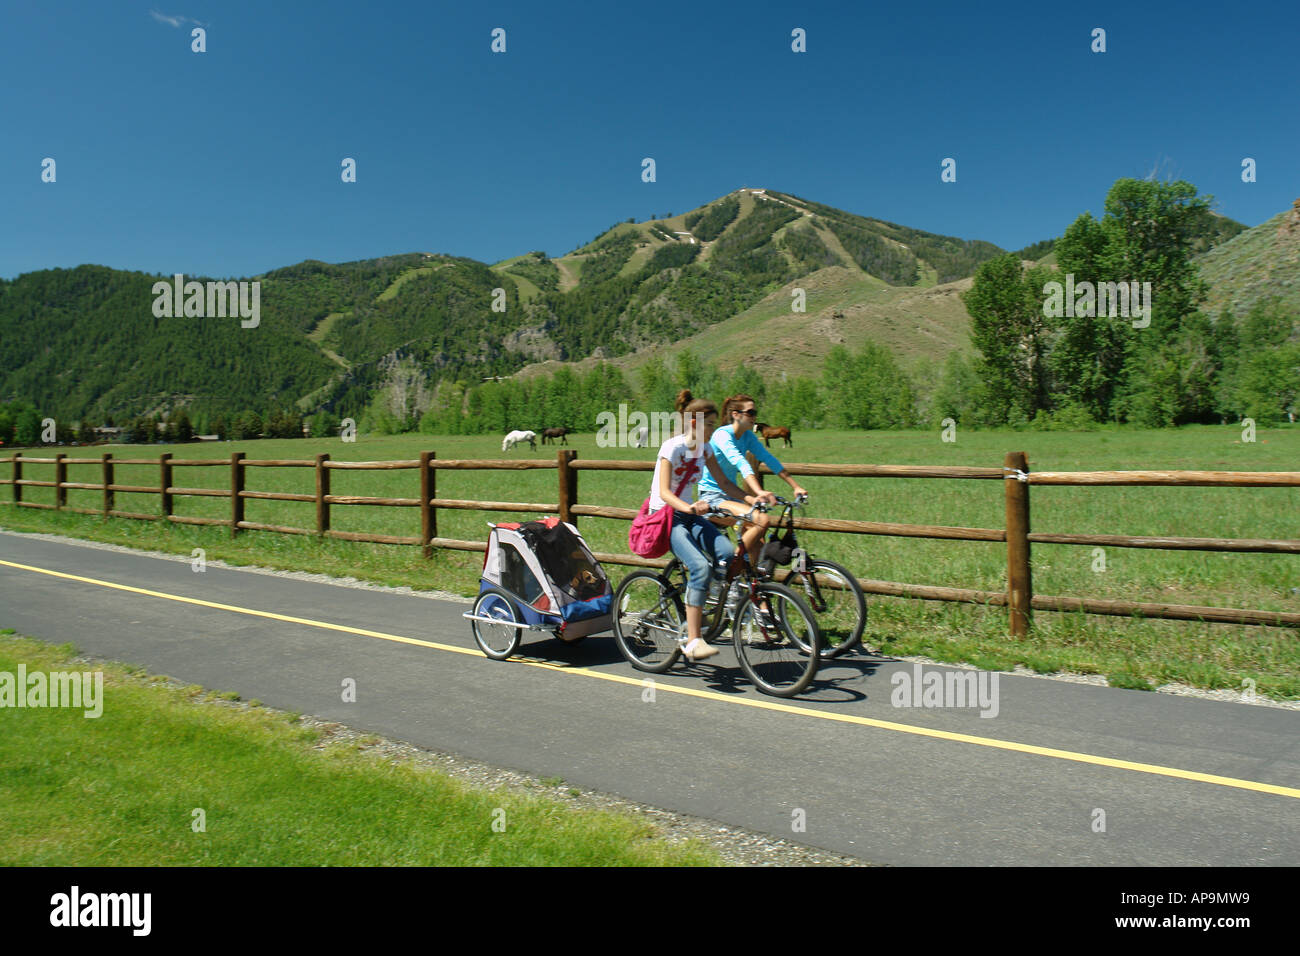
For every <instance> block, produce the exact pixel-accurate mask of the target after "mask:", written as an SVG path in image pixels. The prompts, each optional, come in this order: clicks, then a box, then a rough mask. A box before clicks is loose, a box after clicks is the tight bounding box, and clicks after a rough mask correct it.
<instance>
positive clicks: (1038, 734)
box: [0, 532, 1300, 866]
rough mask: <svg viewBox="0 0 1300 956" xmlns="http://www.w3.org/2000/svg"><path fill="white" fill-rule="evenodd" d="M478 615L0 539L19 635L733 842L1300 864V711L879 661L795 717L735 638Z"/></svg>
mask: <svg viewBox="0 0 1300 956" xmlns="http://www.w3.org/2000/svg"><path fill="white" fill-rule="evenodd" d="M621 571H622V569H618V568H615V569H613V570H612V571H611V573H612V574H613V575H614V576H615V578H616V579H617V578H618V577H621ZM429 583H430V585H432V586H437V584H438V581H437V580H430V582H429ZM142 592H150V593H142ZM869 600H870V599H869ZM467 610H469V605H468V604H464V603H458V602H454V601H441V600H433V599H430V598H427V597H420V596H413V595H407V594H400V593H391V592H385V591H377V590H367V589H364V588H354V587H345V586H340V585H334V584H327V583H317V582H312V581H304V580H298V579H295V578H291V577H283V576H278V575H270V574H259V573H252V572H248V571H241V570H239V569H234V568H223V567H217V566H213V565H211V564H209V565H208V566H207V568H206V570H204V571H203V572H201V573H196V572H194V571H193V570H192V569H191V564H190V562H188V561H176V560H167V559H162V558H157V557H153V556H149V555H144V554H135V553H130V552H123V551H113V550H105V549H102V548H92V547H86V546H83V545H78V544H72V543H65V542H58V541H50V540H44V539H38V538H30V537H24V536H21V535H15V534H8V533H4V532H0V627H12V628H14V629H15V630H17V631H18V632H19V633H23V634H30V635H32V636H34V637H37V638H40V639H42V640H47V641H51V642H55V643H63V642H72V643H74V644H76V645H77V646H78V647H79V648H80V649H81V650H82V651H84V652H85V653H87V654H89V655H92V656H96V657H102V658H106V659H112V660H120V661H126V662H130V663H134V664H139V665H142V666H144V667H146V668H147V669H148V670H149V671H150V672H153V673H163V674H168V675H170V676H172V677H175V678H178V679H181V680H184V681H187V682H192V683H197V684H202V685H204V686H206V687H209V688H213V689H219V690H228V691H236V692H238V693H239V694H240V695H241V696H242V697H243V698H245V699H249V698H258V699H260V700H262V701H263V702H265V703H266V704H267V705H268V706H271V707H276V708H280V709H283V710H290V711H299V712H302V713H309V714H314V715H317V716H319V717H322V718H325V719H328V720H334V721H338V722H340V723H345V724H347V725H349V726H351V727H355V728H357V729H359V730H364V731H367V732H371V733H378V734H383V735H385V736H389V737H394V738H398V739H402V740H406V741H410V742H411V743H413V744H416V745H417V746H421V747H426V748H429V749H433V750H440V751H450V752H453V753H458V754H462V755H464V756H467V757H470V758H473V759H475V760H479V761H483V762H485V763H488V764H493V765H497V766H502V767H508V768H512V769H517V770H522V771H525V772H528V773H532V774H536V775H537V776H541V777H561V778H563V779H564V780H565V781H567V782H568V783H569V784H571V785H574V786H580V787H584V788H588V789H592V790H598V791H604V792H608V793H614V794H618V795H620V796H623V797H625V798H627V799H630V800H633V801H637V802H640V803H646V804H651V805H654V806H659V807H663V808H665V809H669V810H673V811H677V812H680V813H687V814H691V815H694V816H698V817H704V818H708V819H713V820H717V821H719V822H720V823H723V824H725V825H730V826H736V827H744V828H747V829H751V830H756V831H761V832H765V833H770V834H773V835H775V836H779V837H782V838H784V839H787V840H792V841H794V842H799V843H806V844H809V845H812V846H816V847H821V848H824V849H827V850H832V851H835V852H839V853H846V854H851V855H854V856H858V857H861V858H863V859H865V860H869V861H872V862H877V863H892V864H918V865H944V864H956V865H977V866H978V865H999V864H1002V865H1145V866H1179V865H1221V866H1232V865H1235V866H1241V865H1257V864H1267V865H1294V864H1296V863H1300V711H1296V710H1287V709H1281V708H1275V707H1266V706H1256V705H1249V704H1241V703H1227V702H1221V701H1213V700H1204V699H1197V698H1191V697H1179V696H1175V695H1168V694H1153V693H1148V692H1141V691H1131V690H1122V689H1117V688H1108V687H1098V686H1094V685H1089V684H1080V683H1071V682H1066V681H1059V680H1046V679H1042V678H1036V677H1029V676H1020V675H1010V674H1000V675H997V683H996V696H995V697H993V698H992V700H989V699H988V697H987V695H988V694H991V693H992V691H993V688H994V685H993V683H992V677H993V675H990V674H987V673H983V672H980V673H976V674H975V677H976V679H977V680H980V681H982V682H983V686H984V689H985V692H986V699H985V701H984V702H983V704H984V706H980V701H978V700H971V701H967V702H966V703H967V704H968V706H951V705H952V704H953V703H954V701H952V700H949V701H947V703H948V704H949V706H946V707H942V706H941V707H934V706H914V705H915V704H918V703H920V704H924V703H926V699H925V698H924V696H923V695H922V694H920V693H915V692H909V693H907V694H905V695H904V694H903V688H902V687H900V686H899V685H898V684H897V683H895V680H896V678H895V675H898V674H900V673H901V674H902V675H904V676H905V677H906V679H907V680H908V682H909V683H910V682H912V681H914V680H915V678H916V676H917V667H918V666H919V667H920V668H921V676H922V677H923V679H924V678H925V676H926V675H929V674H931V673H932V672H933V673H937V674H940V675H944V674H949V673H955V674H959V675H968V674H970V673H971V672H970V671H969V669H962V668H953V667H945V666H942V665H932V664H925V665H916V664H914V663H911V662H906V661H895V660H891V659H888V658H880V657H874V656H871V655H868V654H864V653H859V654H857V655H855V656H850V657H849V658H848V659H847V660H845V661H843V662H840V661H831V662H826V663H825V664H823V666H822V667H821V668H819V670H818V675H817V681H816V682H815V683H814V685H813V687H812V688H810V689H809V691H808V692H806V693H805V694H804V695H803V696H801V697H799V698H796V699H793V700H779V699H777V698H773V697H768V696H766V695H763V694H761V693H759V692H758V691H757V690H755V689H754V688H753V686H752V685H750V684H749V683H748V681H747V680H746V679H745V678H744V675H743V673H742V672H741V671H740V669H739V666H738V665H737V664H736V661H735V655H734V652H733V651H732V649H731V647H730V646H729V645H727V646H723V647H722V649H721V653H720V654H719V655H718V656H717V657H715V658H713V659H711V660H710V661H708V662H705V663H702V664H698V665H685V664H679V665H677V666H675V667H674V668H673V669H672V670H671V671H670V672H669V673H668V674H663V675H656V676H654V677H653V679H652V680H650V679H649V678H650V675H646V674H642V673H641V672H639V671H636V670H634V669H633V668H632V667H631V665H629V664H628V663H627V662H626V661H625V660H624V659H623V658H622V656H621V655H620V654H619V652H618V650H617V648H616V647H615V646H614V643H613V640H612V638H611V637H610V636H609V635H600V636H593V637H590V638H587V639H586V640H585V641H583V642H581V643H579V644H576V645H566V644H563V643H562V642H560V641H558V640H554V639H552V638H550V637H548V636H546V635H541V634H535V633H526V634H525V638H524V643H523V644H522V646H521V648H520V653H521V654H522V655H523V659H522V660H520V659H512V660H511V661H508V662H498V661H492V660H489V659H487V658H486V657H484V656H483V655H482V654H481V653H480V652H479V651H478V650H477V647H476V645H475V644H474V640H473V637H472V636H471V633H470V627H469V622H468V621H466V620H464V619H463V618H462V617H461V614H462V613H464V612H465V611H467ZM347 678H351V679H353V680H355V682H356V701H355V702H344V701H343V699H342V698H343V691H342V688H343V683H344V681H345V679H347ZM902 679H903V678H902V677H899V678H897V680H899V681H901V680H902ZM933 679H934V678H931V680H933ZM923 682H924V680H923ZM891 698H892V699H891ZM900 698H901V699H902V700H903V701H906V702H908V703H910V704H913V706H895V705H894V703H895V702H896V701H900ZM105 706H106V707H109V708H111V706H112V700H111V697H110V698H109V699H108V700H107V701H106V703H105ZM981 712H983V713H988V714H989V715H990V716H988V717H981V716H980V715H981ZM1103 815H1104V816H1103Z"/></svg>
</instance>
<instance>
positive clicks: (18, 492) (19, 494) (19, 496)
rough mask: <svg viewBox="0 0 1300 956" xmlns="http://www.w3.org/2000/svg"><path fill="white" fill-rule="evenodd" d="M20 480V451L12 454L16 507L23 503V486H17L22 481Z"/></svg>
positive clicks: (21, 466)
mask: <svg viewBox="0 0 1300 956" xmlns="http://www.w3.org/2000/svg"><path fill="white" fill-rule="evenodd" d="M22 479H23V453H22V452H20V451H16V452H14V483H13V489H14V504H16V505H20V504H22V503H23V486H22V485H20V484H18V482H20V481H22Z"/></svg>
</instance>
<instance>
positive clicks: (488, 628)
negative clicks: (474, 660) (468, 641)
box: [470, 588, 524, 661]
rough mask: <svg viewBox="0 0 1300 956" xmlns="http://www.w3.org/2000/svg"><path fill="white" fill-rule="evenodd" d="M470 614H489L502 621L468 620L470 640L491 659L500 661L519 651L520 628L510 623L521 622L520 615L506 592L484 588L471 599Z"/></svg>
mask: <svg viewBox="0 0 1300 956" xmlns="http://www.w3.org/2000/svg"><path fill="white" fill-rule="evenodd" d="M474 616H475V617H490V618H494V619H496V620H498V621H501V622H502V623H500V624H489V623H487V622H486V621H470V624H471V626H472V628H473V630H474V640H475V642H476V643H477V644H478V646H479V650H481V651H482V652H483V653H484V654H486V655H487V656H488V657H490V658H492V659H493V660H494V661H503V660H505V659H506V658H507V657H509V656H510V655H511V654H513V653H514V652H515V651H517V650H519V642H520V641H521V640H522V639H523V634H524V631H523V628H521V627H514V626H513V625H514V624H522V623H523V618H522V617H521V616H520V614H519V609H518V608H517V607H515V602H514V599H513V598H511V597H510V595H508V594H506V593H505V592H504V591H502V590H500V589H499V588H484V589H483V591H482V593H480V594H479V596H478V598H477V599H476V600H475V601H474Z"/></svg>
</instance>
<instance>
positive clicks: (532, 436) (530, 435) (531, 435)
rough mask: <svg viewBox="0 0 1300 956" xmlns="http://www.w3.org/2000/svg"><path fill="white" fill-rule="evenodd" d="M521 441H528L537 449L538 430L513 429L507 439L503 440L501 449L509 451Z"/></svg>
mask: <svg viewBox="0 0 1300 956" xmlns="http://www.w3.org/2000/svg"><path fill="white" fill-rule="evenodd" d="M521 441H526V442H528V444H529V445H530V446H532V447H533V448H534V449H535V448H536V447H537V432H530V431H523V430H517V431H513V432H511V433H510V434H509V435H507V436H506V437H505V439H504V440H503V441H502V442H501V450H502V451H509V450H510V449H511V448H514V447H515V445H518V444H519V443H520V442H521Z"/></svg>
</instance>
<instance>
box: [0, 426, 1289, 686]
mask: <svg viewBox="0 0 1300 956" xmlns="http://www.w3.org/2000/svg"><path fill="white" fill-rule="evenodd" d="M1240 439H1241V431H1240V429H1239V428H1236V427H1233V426H1223V427H1210V426H1205V427H1190V428H1184V429H1180V430H1177V431H1173V430H1170V431H1140V430H1101V431H1096V432H1081V433H1066V432H1053V433H1029V432H1014V431H988V432H963V433H961V434H959V436H958V440H957V441H956V442H954V443H945V442H942V441H941V440H940V437H939V434H938V432H933V433H929V432H926V433H923V432H833V431H823V432H806V433H798V434H796V435H795V436H794V440H795V443H796V447H794V448H793V449H788V450H783V449H774V451H776V452H777V453H778V454H779V455H781V456H782V457H783V458H785V459H786V460H788V461H800V462H805V461H806V462H828V461H838V462H864V463H887V464H947V465H977V466H993V467H1000V466H1001V464H1002V460H1003V456H1004V455H1005V453H1006V452H1008V451H1022V450H1023V451H1026V452H1027V453H1028V455H1029V461H1030V467H1031V468H1032V469H1034V470H1039V471H1043V470H1093V469H1152V468H1161V469H1182V468H1206V469H1221V470H1240V471H1287V470H1293V469H1295V468H1296V462H1297V461H1300V428H1280V429H1264V430H1261V431H1260V432H1259V433H1258V440H1257V441H1256V442H1254V443H1245V444H1243V443H1241V440H1240ZM570 442H571V445H570V447H572V448H575V449H576V450H578V452H579V454H580V456H582V457H595V458H642V459H645V460H647V461H650V460H652V459H653V453H652V452H647V451H646V450H633V449H616V448H598V447H597V446H596V442H595V437H594V435H592V434H585V435H579V436H576V437H571V438H570ZM235 447H237V448H238V449H239V450H242V451H245V452H246V453H247V454H248V456H249V457H250V458H273V457H288V458H310V457H311V456H313V455H314V454H316V453H317V452H328V453H329V454H331V455H332V456H333V457H334V458H335V459H340V460H343V459H350V460H380V459H409V458H414V457H416V455H417V454H418V452H419V451H420V450H423V449H430V450H433V451H435V452H436V453H437V455H438V457H440V458H454V457H484V458H499V457H502V453H501V450H500V438H499V437H494V436H430V435H406V436H395V437H369V438H367V437H362V438H360V439H358V440H357V441H356V442H355V443H345V442H342V441H339V440H337V439H333V440H303V441H258V442H241V443H239V444H238V446H235V445H234V444H233V443H219V444H204V445H189V446H170V447H169V448H168V450H170V451H172V452H173V453H174V454H176V455H177V456H178V457H179V456H182V455H183V456H185V457H208V456H211V457H228V456H229V454H230V451H231V450H232V448H235ZM112 450H113V451H114V453H115V454H117V455H119V456H120V457H134V456H137V455H141V456H145V457H149V456H156V455H157V454H158V452H159V451H160V450H162V449H161V448H160V447H148V448H141V447H139V446H121V447H117V448H114V449H112ZM66 451H68V452H69V454H77V453H78V450H77V449H75V448H70V449H66ZM88 451H89V453H90V454H91V455H98V454H99V453H100V451H102V449H100V448H95V449H90V450H88ZM43 454H48V451H47V452H44V453H43ZM507 454H508V455H510V456H513V457H518V458H522V457H543V456H545V457H548V458H551V459H553V458H554V451H552V450H551V449H549V448H547V449H546V450H545V451H543V450H542V446H540V445H539V447H538V450H537V452H531V451H530V450H528V449H527V448H524V449H522V450H521V449H516V450H514V451H512V452H509V453H507ZM68 472H69V480H70V481H87V482H93V481H97V480H99V468H98V466H95V465H81V466H78V465H73V466H69V468H68ZM3 473H4V474H5V475H6V476H7V475H8V467H7V466H3ZM24 474H25V476H26V477H31V478H48V477H52V476H53V466H52V465H28V466H26V467H25V469H24ZM649 479H650V476H649V474H648V473H644V472H630V473H617V472H582V473H581V474H580V480H579V500H580V501H582V502H583V503H584V504H609V505H615V506H621V507H631V508H635V507H637V506H638V505H639V503H640V501H641V500H642V498H643V497H644V496H645V495H646V493H647V492H648V488H649ZM157 480H158V468H157V465H149V466H131V465H118V466H117V468H116V481H117V482H119V483H122V484H134V483H140V484H156V483H157ZM437 480H438V487H437V490H438V495H439V497H448V498H478V499H487V500H507V501H537V502H553V501H555V500H556V499H557V491H556V472H555V471H554V470H553V469H548V470H535V471H526V472H505V471H495V472H484V471H478V472H469V471H455V472H453V471H442V472H439V473H438V479H437ZM174 481H175V483H176V484H177V485H179V486H185V487H223V486H228V482H229V472H228V469H220V468H184V469H181V468H178V469H176V477H175V479H174ZM332 481H333V486H332V491H333V493H334V494H358V495H381V496H393V497H416V496H417V495H418V485H417V479H416V473H415V472H414V471H395V472H393V471H390V472H344V471H336V472H334V473H333V477H332ZM804 484H805V486H806V487H807V488H808V490H809V491H810V493H811V494H812V501H811V505H812V507H811V508H809V509H808V511H807V514H808V515H809V516H811V517H827V518H856V519H866V520H877V521H892V522H904V523H917V524H938V525H959V526H967V527H983V528H1001V527H1003V526H1004V524H1005V518H1004V505H1003V495H1002V485H1001V482H998V481H972V480H950V479H948V480H938V479H877V478H871V479H861V478H816V477H811V478H807V479H804ZM247 487H248V488H249V489H250V490H267V491H293V492H300V493H303V492H311V491H312V490H313V480H312V477H311V472H310V471H309V470H307V469H290V468H284V469H270V468H256V469H249V473H248V483H247ZM768 487H770V488H774V489H775V490H777V491H780V490H782V489H783V488H784V487H785V486H784V484H783V483H782V482H781V481H780V480H779V479H772V478H769V479H768ZM25 496H26V498H27V500H31V501H52V500H53V490H52V489H45V488H28V489H26V491H25ZM9 497H10V492H9V490H8V489H3V490H0V500H8V499H9ZM68 502H69V504H70V505H72V506H80V507H89V508H94V507H98V506H99V504H100V493H99V492H94V491H79V490H71V491H69V492H68ZM1031 505H1032V528H1033V530H1034V531H1039V532H1059V533H1115V534H1135V535H1185V536H1201V537H1225V538H1232V537H1240V538H1245V537H1250V538H1283V539H1292V540H1294V539H1300V489H1288V488H1079V487H1060V488H1057V487H1035V488H1033V490H1032V495H1031ZM117 507H118V508H119V509H123V510H135V511H145V512H156V511H157V510H158V507H159V503H158V496H157V495H135V494H127V493H119V494H118V504H117ZM175 510H176V513H177V514H185V515H207V516H219V517H228V515H229V503H228V502H227V501H226V500H224V499H211V498H181V497H177V498H176V504H175ZM529 517H532V516H529V515H507V514H504V513H485V512H474V511H448V510H442V511H440V512H439V514H438V532H439V534H440V535H441V536H442V537H451V538H464V539H470V540H484V539H485V538H486V533H487V526H486V521H487V520H489V519H491V520H515V519H523V520H527V519H528V518H529ZM246 518H247V520H249V521H256V522H266V523H270V524H283V525H291V526H297V527H308V528H309V527H312V526H313V525H314V506H313V505H312V504H310V503H306V502H303V503H299V502H270V501H258V500H249V501H248V502H247V509H246ZM332 525H333V527H334V528H335V529H338V530H350V531H372V532H378V533H386V534H402V535H417V534H418V533H419V525H418V516H417V513H416V511H415V509H413V508H407V509H402V508H376V507H344V506H335V507H334V508H333V509H332ZM0 526H5V527H10V528H14V529H18V530H32V531H53V532H59V533H63V534H69V535H73V536H78V537H86V538H94V539H97V540H104V541H111V542H114V543H120V544H127V545H132V546H136V547H150V548H156V549H160V550H168V551H174V552H178V553H189V552H190V550H191V549H193V548H196V547H202V548H204V549H206V552H207V556H208V557H209V558H210V559H213V558H221V559H224V560H228V561H232V562H235V563H257V564H263V565H267V566H273V567H281V568H296V569H301V570H312V571H322V572H325V573H335V574H355V575H357V576H360V577H364V578H368V579H371V580H374V581H376V582H379V583H386V584H394V585H396V584H405V585H410V586H413V587H424V588H436V589H443V590H450V591H456V592H459V593H463V594H472V593H474V592H475V591H476V589H477V578H478V573H479V569H480V567H481V564H482V556H481V555H480V554H479V553H477V552H452V551H443V552H440V553H439V554H438V555H437V556H436V557H435V559H434V560H432V561H424V560H423V559H422V558H421V556H420V552H419V549H417V548H414V547H401V546H385V545H366V544H359V543H351V542H343V541H317V540H316V539H315V538H313V537H309V536H297V535H281V534H272V533H263V532H245V533H242V534H241V535H240V536H239V537H238V538H236V539H234V540H232V539H231V538H230V535H229V531H228V530H226V529H219V528H198V527H186V526H176V525H172V526H166V525H160V524H158V523H156V522H143V521H131V520H125V519H113V520H110V521H107V522H106V521H103V520H102V519H99V518H95V517H90V516H78V515H69V514H64V513H60V514H54V513H51V512H46V511H37V510H27V509H23V510H18V509H14V508H12V507H10V506H3V505H0ZM579 527H580V528H581V530H582V531H583V534H584V536H585V537H586V538H587V540H588V542H589V544H590V545H591V547H592V548H593V549H594V550H597V551H618V552H625V551H626V550H627V546H626V536H627V523H626V522H624V521H614V520H608V519H599V518H583V519H580V521H579ZM802 540H803V541H804V544H805V546H807V547H809V548H810V550H811V551H812V552H813V553H814V554H817V555H820V556H825V557H829V558H833V559H835V560H837V561H839V562H841V563H843V564H845V565H847V566H849V567H850V568H851V569H852V570H853V571H855V572H856V573H857V574H858V575H859V576H861V577H865V578H875V579H880V580H890V581H902V582H907V583H914V584H933V585H945V586H951V587H966V588H976V589H984V590H1004V589H1005V587H1006V584H1005V576H1006V554H1005V546H1004V545H1001V544H996V543H983V542H966V541H954V542H948V541H929V540H922V539H908V538H885V537H877V536H864V535H843V534H833V533H826V532H822V533H805V534H804V535H803V536H802ZM609 570H610V573H611V576H612V577H613V578H614V579H615V581H616V582H617V580H618V579H620V578H621V576H622V575H623V573H625V569H624V568H622V567H621V566H610V568H609ZM1033 575H1034V590H1035V593H1038V594H1057V595H1067V596H1079V597H1095V598H1111V599H1129V600H1143V601H1163V602H1170V603H1181V604H1203V605H1216V606H1224V607H1245V608H1263V609H1269V610H1283V611H1300V559H1297V557H1296V556H1294V555H1260V554H1212V553H1200V552H1177V551H1148V550H1136V549H1121V548H1108V549H1106V550H1105V552H1104V553H1101V554H1099V553H1098V552H1096V551H1094V549H1092V548H1088V547H1078V546H1068V545H1035V546H1034V549H1033ZM869 600H870V608H871V616H870V620H869V623H868V632H867V641H868V643H869V644H870V645H871V646H873V647H876V648H879V649H882V650H885V651H888V652H890V653H896V654H906V655H926V656H931V657H934V658H936V659H940V660H952V661H957V660H960V661H969V662H971V663H974V664H977V665H981V666H990V667H992V666H997V667H1009V666H1011V665H1013V664H1017V663H1018V664H1024V665H1026V666H1029V667H1032V668H1034V669H1036V670H1039V671H1044V672H1051V671H1057V670H1072V671H1081V672H1085V673H1100V674H1105V675H1107V676H1108V677H1109V678H1110V679H1111V680H1112V681H1113V682H1115V683H1119V684H1123V685H1125V686H1138V687H1143V686H1150V685H1152V684H1160V683H1165V682H1170V681H1174V682H1179V683H1186V684H1191V685H1194V686H1201V687H1229V688H1240V687H1241V686H1242V681H1243V680H1245V679H1246V678H1250V679H1253V680H1255V681H1256V684H1257V688H1258V690H1259V691H1260V692H1261V693H1266V694H1270V695H1272V696H1277V697H1283V698H1300V635H1298V634H1297V633H1296V631H1295V630H1293V629H1278V628H1259V627H1237V626H1231V625H1219V624H1198V623H1194V622H1172V621H1133V620H1126V619H1121V618H1105V617H1097V616H1085V615H1076V614H1059V613H1052V612H1039V613H1038V615H1037V618H1036V627H1035V632H1034V634H1033V636H1032V638H1031V639H1029V640H1027V641H1024V642H1012V641H1010V640H1009V639H1008V638H1007V637H1006V635H1005V624H1006V613H1005V611H1003V610H999V609H997V608H989V609H985V608H981V607H973V606H965V605H950V604H937V603H932V602H920V601H906V600H901V599H892V598H877V597H871V598H870V599H869Z"/></svg>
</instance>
